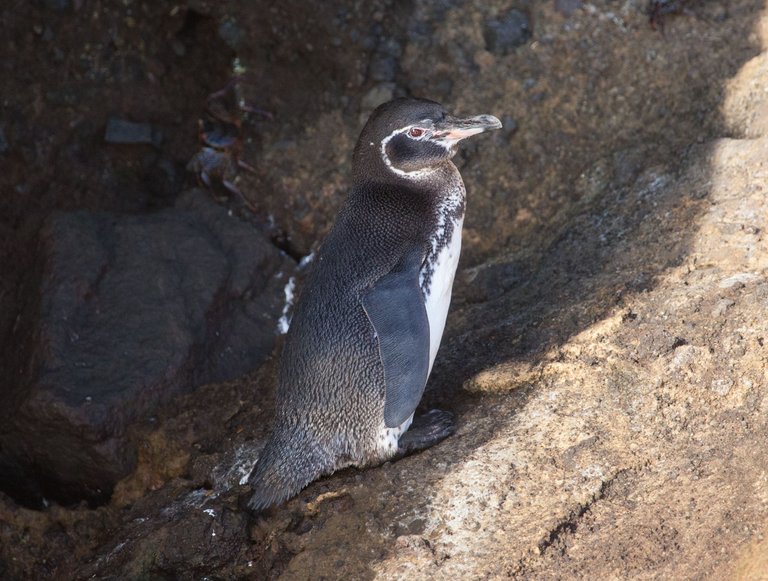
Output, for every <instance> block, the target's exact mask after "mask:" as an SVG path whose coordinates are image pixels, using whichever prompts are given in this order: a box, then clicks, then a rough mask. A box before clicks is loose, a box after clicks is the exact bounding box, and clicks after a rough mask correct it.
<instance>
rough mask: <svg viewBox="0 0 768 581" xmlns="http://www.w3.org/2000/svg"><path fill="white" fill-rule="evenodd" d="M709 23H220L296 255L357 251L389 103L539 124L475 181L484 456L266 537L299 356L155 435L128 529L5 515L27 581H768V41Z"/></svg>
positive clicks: (641, 12)
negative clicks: (257, 469) (498, 40)
mask: <svg viewBox="0 0 768 581" xmlns="http://www.w3.org/2000/svg"><path fill="white" fill-rule="evenodd" d="M687 5H688V6H689V9H687V10H686V11H681V12H680V13H670V14H669V15H666V16H665V18H664V23H663V26H664V33H663V34H662V33H661V32H660V31H658V30H653V29H652V28H651V27H650V26H649V22H648V15H647V14H646V7H647V6H646V3H645V2H640V1H630V2H625V3H621V4H617V3H614V2H607V1H606V2H554V1H553V2H543V3H532V2H520V3H508V2H491V3H485V4H483V5H482V6H480V5H466V4H460V3H454V2H440V3H433V2H426V1H424V2H421V1H416V2H413V3H411V4H409V5H408V6H407V7H404V6H403V5H401V4H396V3H389V2H385V1H381V2H371V3H364V4H359V5H352V4H349V3H346V2H332V3H330V4H328V5H327V7H326V10H325V12H324V13H323V14H322V15H317V14H309V13H308V12H307V11H306V10H304V9H303V8H302V6H303V4H302V3H300V2H293V3H291V2H289V3H287V4H282V5H280V6H275V7H273V8H271V9H265V10H259V9H258V7H254V5H253V3H250V2H244V1H243V2H239V1H236V2H231V3H228V4H227V7H226V9H224V11H223V12H218V10H219V9H220V8H219V7H218V5H217V6H213V5H209V4H208V3H206V2H196V3H195V5H194V6H195V10H196V14H198V15H199V16H195V18H199V20H197V22H198V23H206V22H212V23H211V25H210V28H211V29H213V30H216V31H218V30H219V29H220V28H221V29H222V30H223V33H222V34H223V35H224V36H225V37H226V38H225V44H226V45H227V46H228V47H234V48H235V50H237V56H238V57H239V58H240V64H241V66H242V67H243V68H244V69H245V70H246V72H245V73H244V76H245V78H246V80H247V81H249V82H246V83H244V84H243V90H244V94H245V96H246V98H247V101H248V102H249V103H253V104H256V105H258V106H259V107H263V108H265V109H267V110H269V111H270V112H273V113H274V115H275V122H274V123H264V124H262V125H259V126H258V129H259V132H258V135H255V134H254V135H253V137H252V139H250V141H249V140H248V139H246V142H245V144H244V151H243V157H244V159H246V160H247V161H248V162H249V163H251V164H253V165H255V166H256V167H257V170H258V173H256V174H253V175H247V176H241V180H240V181H239V185H240V187H241V189H242V191H243V193H244V195H245V196H247V197H248V198H249V200H250V202H251V203H252V204H253V205H254V206H255V207H256V208H258V211H259V212H262V213H263V214H264V216H263V218H265V220H264V222H265V223H267V224H274V226H272V230H271V231H270V235H273V236H274V235H275V234H274V233H275V232H277V233H278V235H279V237H280V240H281V244H282V245H283V246H284V247H286V248H288V249H289V250H290V251H291V252H292V253H293V254H294V255H296V256H300V255H303V254H306V253H307V252H309V251H310V250H311V249H312V248H313V246H314V245H315V244H316V243H317V241H318V240H319V239H320V238H321V237H322V235H323V234H324V233H325V232H326V231H327V229H328V228H329V226H330V224H331V221H332V218H333V216H334V215H335V212H336V210H337V209H338V206H339V204H340V203H341V200H342V197H343V192H344V190H345V187H346V184H347V181H346V180H347V176H348V174H349V164H350V155H351V150H352V147H353V145H354V141H355V139H356V138H357V135H358V132H359V129H360V125H361V117H364V114H365V111H366V109H367V108H368V107H372V106H373V104H374V102H375V101H376V100H377V99H380V98H384V96H386V97H387V98H388V97H389V96H390V95H398V94H417V95H422V96H427V97H431V98H434V99H437V100H441V101H443V102H444V103H445V104H446V105H447V106H448V107H449V108H450V109H451V110H452V111H454V112H456V113H457V114H474V113H483V112H488V113H493V114H495V115H497V116H498V117H499V118H504V119H507V118H509V119H513V120H514V121H515V122H516V124H517V128H516V130H514V131H510V132H506V133H503V132H498V133H496V134H494V135H493V136H488V137H487V138H486V139H484V140H477V141H476V143H474V144H472V146H471V147H470V148H465V149H464V150H462V152H461V153H460V154H459V156H457V159H456V161H457V164H458V165H459V166H460V168H461V170H462V173H463V175H464V178H465V182H466V183H467V189H468V193H469V201H468V214H467V219H466V229H465V235H464V253H463V255H462V262H461V264H460V272H459V273H458V276H457V282H456V287H455V292H454V305H453V308H452V312H451V314H450V315H449V319H448V327H447V330H446V336H445V339H444V343H443V347H442V348H441V351H440V353H439V355H438V359H437V361H436V364H435V370H434V372H433V377H432V378H431V379H430V384H429V386H428V393H427V394H426V398H425V402H424V405H423V409H425V410H426V409H429V408H430V407H432V406H435V407H437V406H439V407H441V408H444V409H449V410H451V411H453V412H454V413H456V415H457V417H458V418H459V429H458V432H457V433H456V435H454V436H453V437H451V438H449V439H447V440H445V441H444V442H442V443H441V444H440V445H438V446H437V447H435V448H433V449H430V450H428V451H425V452H424V453H422V454H419V455H416V456H412V457H409V458H406V459H404V460H402V461H399V462H396V463H392V464H386V465H384V466H381V467H379V468H375V469H371V470H367V471H362V472H360V471H355V470H347V471H343V472H340V473H338V474H336V475H334V476H331V477H329V478H326V479H324V480H321V481H319V482H316V483H314V484H312V485H310V486H309V487H308V488H307V489H306V490H304V491H303V492H302V493H301V494H300V495H299V496H298V497H297V498H296V499H293V500H291V501H290V502H288V503H287V504H286V505H285V506H283V507H279V508H278V509H275V510H273V511H272V512H270V513H268V514H264V515H262V516H261V517H259V518H256V519H248V518H246V516H245V515H244V513H242V512H240V510H239V506H240V499H241V498H243V497H245V496H246V495H247V492H248V490H247V487H246V486H244V485H241V484H240V482H241V481H242V478H243V476H245V475H246V474H247V473H248V471H249V470H250V468H251V467H252V466H253V463H254V461H255V459H256V457H257V456H258V452H259V450H260V448H261V446H262V445H263V442H264V439H265V437H266V434H267V432H268V426H269V421H270V420H269V418H270V413H271V407H272V390H273V389H274V383H275V370H276V361H277V356H279V348H278V349H276V350H275V351H274V354H275V357H273V358H270V359H269V360H268V361H267V362H266V363H265V364H264V365H262V366H261V367H260V368H259V369H258V370H257V371H255V372H253V373H251V374H248V375H246V376H243V377H242V378H239V379H236V380H234V381H232V382H228V383H214V384H210V385H206V386H202V387H200V388H199V389H197V390H196V391H195V392H193V393H189V394H184V395H180V396H178V397H176V398H174V399H173V400H172V401H171V402H169V403H168V404H167V405H166V406H164V407H163V409H161V410H159V411H158V412H157V414H156V418H157V419H156V422H154V423H153V424H151V425H148V424H141V425H138V426H135V427H134V428H133V432H132V436H131V438H132V441H134V442H136V445H137V449H138V456H137V464H136V468H135V470H134V471H133V472H132V473H131V474H129V475H127V476H126V477H125V478H124V479H123V480H121V481H120V482H119V483H118V484H117V486H116V487H115V491H114V493H113V495H112V499H111V502H110V503H109V504H108V505H105V506H101V507H99V508H97V509H93V510H90V509H87V508H86V507H81V508H76V509H63V508H61V507H59V506H56V505H54V506H52V507H51V508H49V509H47V510H46V511H32V510H29V509H25V508H21V507H19V506H18V505H16V504H15V503H13V502H12V501H10V500H9V499H7V498H5V497H0V521H2V526H0V571H1V572H2V573H3V575H4V576H7V577H12V578H13V577H18V578H25V577H40V576H43V575H54V574H55V575H58V576H60V577H65V578H110V577H114V576H121V577H139V576H154V577H158V578H175V577H179V576H181V577H198V576H199V577H202V576H210V577H223V578H280V577H282V578H287V579H314V578H319V577H326V578H373V577H380V578H385V579H387V578H392V579H398V578H403V577H406V576H407V577H412V578H443V577H454V578H484V577H513V578H521V579H527V578H542V579H554V578H587V577H589V578H638V577H639V578H677V577H686V578H724V577H730V576H733V577H735V578H743V579H749V578H754V575H756V573H755V572H756V571H757V572H760V571H762V569H764V566H765V559H764V553H765V543H766V541H765V535H766V533H767V532H768V493H767V492H766V491H768V482H766V476H765V466H766V465H768V452H766V447H765V446H761V445H760V443H761V442H764V441H765V440H766V438H768V423H766V418H767V417H768V415H767V414H766V412H768V408H767V407H766V405H768V404H767V402H768V398H766V389H768V388H767V387H766V385H767V384H766V376H765V362H766V353H765V347H764V345H765V342H766V340H768V336H766V333H768V330H766V329H765V304H766V303H765V299H766V296H768V287H766V272H768V264H766V260H767V258H766V257H767V256H768V248H766V243H765V240H764V234H763V233H764V232H765V229H766V227H768V224H766V223H765V222H766V216H768V211H767V210H768V208H766V203H765V194H766V188H768V182H767V181H766V180H768V173H766V169H765V163H766V162H765V151H766V146H768V143H766V142H765V140H766V132H765V128H766V127H768V122H766V118H767V117H766V114H765V113H766V111H765V107H764V101H765V99H764V97H765V95H764V91H763V85H764V83H763V80H764V79H763V77H764V75H763V74H762V72H763V70H764V68H765V66H764V65H765V62H766V56H765V55H766V54H768V53H766V47H767V46H768V17H767V16H766V14H765V6H764V4H763V3H762V2H760V1H757V0H733V1H731V2H728V3H727V4H726V3H724V2H717V1H713V2H706V3H687ZM158 6H164V5H163V4H162V3H160V4H158ZM165 7H166V8H168V10H169V13H170V10H171V7H170V6H165ZM158 10H159V8H158ZM513 10H515V11H520V12H521V13H523V14H525V15H526V16H527V18H528V19H529V22H530V23H531V25H532V26H531V28H532V29H533V30H534V36H533V37H531V38H530V39H529V40H528V41H527V42H525V43H523V44H521V45H519V46H514V47H513V46H511V45H510V47H509V49H508V50H502V49H500V48H498V47H497V48H494V49H492V48H491V47H490V46H489V45H488V38H486V36H487V34H486V33H487V27H488V24H489V23H491V22H503V21H504V19H505V17H506V15H508V14H510V12H511V11H513ZM206 19H209V20H206ZM192 22H193V23H194V22H195V20H194V19H192ZM206 26H207V25H206ZM185 29H186V28H185ZM190 30H195V27H194V26H192V25H191V24H190ZM242 31H248V34H247V35H243V34H242ZM32 34H34V33H32ZM185 34H187V33H185ZM14 38H15V37H14ZM179 38H180V39H182V40H184V39H188V38H189V37H187V36H185V35H184V34H182V35H181V36H179ZM41 39H42V35H41ZM169 46H170V45H169ZM184 46H185V48H186V50H187V51H194V50H195V47H196V46H197V45H196V44H195V43H192V42H188V41H186V40H184ZM169 50H170V49H169ZM229 50H231V48H229ZM179 52H180V51H178V50H177V51H176V52H174V53H173V54H175V55H177V53H179ZM187 54H189V52H188V53H187ZM179 58H180V57H179ZM190 58H191V57H190ZM169 62H170V61H169ZM168 70H169V71H172V70H173V67H169V68H168ZM281 87H290V90H286V89H281ZM213 88H217V87H212V89H213ZM53 97H56V99H55V101H56V102H57V103H63V104H62V105H57V106H60V107H69V106H71V105H67V103H68V102H72V99H71V95H70V94H68V93H66V91H63V89H60V90H59V94H58V95H52V96H51V99H52V100H51V102H53ZM139 109H140V108H139ZM25 111H26V110H25ZM121 115H122V116H123V117H125V118H130V119H147V120H148V122H152V123H153V126H154V123H155V122H154V120H153V119H152V117H151V116H148V115H146V114H142V112H141V111H140V110H139V111H129V112H124V113H121ZM22 117H24V118H23V119H19V118H11V120H10V121H8V122H4V124H3V126H4V128H5V130H6V134H7V136H8V141H9V143H11V144H12V147H11V148H10V150H9V152H8V153H7V154H6V157H7V156H17V157H19V158H25V157H29V158H30V159H31V158H33V157H34V155H35V154H34V152H33V150H32V149H31V148H30V147H29V146H28V145H27V144H26V143H25V141H24V140H22V139H18V136H19V131H20V130H19V128H20V127H23V126H24V124H25V123H26V124H28V125H29V124H30V120H29V119H28V118H27V117H25V116H22ZM105 119H106V117H105ZM84 123H85V124H86V125H87V122H84ZM103 127H104V125H103V123H102V124H101V125H99V124H96V123H94V124H93V131H92V133H91V135H97V136H98V139H100V138H101V134H100V133H99V131H103ZM82 131H86V130H85V129H83V130H82ZM86 133H87V131H86ZM164 135H167V136H168V138H169V140H170V142H177V143H179V144H182V145H181V146H180V147H181V148H182V149H183V148H185V147H186V148H187V149H188V150H194V146H195V144H194V141H193V140H192V139H191V138H190V139H189V140H188V141H184V140H183V139H182V138H181V137H180V135H179V134H175V133H174V132H173V131H168V130H166V131H164ZM174 140H175V141H174ZM136 147H139V146H136ZM163 147H164V148H166V147H167V145H165V144H164V145H163ZM120 154H121V155H123V154H130V152H121V153H120ZM3 179H9V178H8V176H5V177H4V178H3ZM14 191H15V190H14ZM14 195H15V196H22V195H23V194H22V193H19V192H17V193H16V194H14ZM15 215H18V210H16V214H15ZM3 224H4V226H3V227H4V228H5V230H4V231H3V232H4V233H5V234H4V235H6V236H9V234H8V232H10V229H9V228H10V227H9V226H7V224H8V222H3ZM0 300H3V301H6V303H7V299H6V298H3V297H2V296H0Z"/></svg>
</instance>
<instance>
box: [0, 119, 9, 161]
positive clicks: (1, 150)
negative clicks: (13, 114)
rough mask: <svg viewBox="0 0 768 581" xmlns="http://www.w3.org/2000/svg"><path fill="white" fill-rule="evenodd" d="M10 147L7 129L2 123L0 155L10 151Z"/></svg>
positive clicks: (0, 127) (0, 129) (0, 126)
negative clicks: (6, 133) (6, 134)
mask: <svg viewBox="0 0 768 581" xmlns="http://www.w3.org/2000/svg"><path fill="white" fill-rule="evenodd" d="M9 149H10V147H9V145H8V139H7V138H6V137H5V130H4V129H3V127H2V125H0V155H2V154H4V153H8V150H9Z"/></svg>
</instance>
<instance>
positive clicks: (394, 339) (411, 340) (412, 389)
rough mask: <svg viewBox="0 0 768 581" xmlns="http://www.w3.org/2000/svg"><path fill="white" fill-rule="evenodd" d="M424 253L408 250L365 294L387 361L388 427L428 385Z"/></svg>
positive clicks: (411, 407) (408, 414)
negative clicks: (422, 277) (422, 275)
mask: <svg viewBox="0 0 768 581" xmlns="http://www.w3.org/2000/svg"><path fill="white" fill-rule="evenodd" d="M422 259H423V256H422V253H420V252H413V253H411V254H410V255H409V256H406V257H405V259H404V260H403V261H402V262H401V263H400V264H399V265H398V267H396V268H395V269H394V270H392V271H391V272H390V273H389V274H386V275H385V276H383V277H381V278H380V279H379V280H378V281H376V283H375V284H374V285H373V287H371V289H370V290H369V291H368V292H366V293H365V294H364V295H363V298H362V304H363V308H364V309H365V312H366V314H367V315H368V319H369V320H370V321H371V324H372V325H373V328H374V330H375V331H376V335H377V338H378V343H379V353H380V356H381V361H382V364H383V366H384V381H385V383H386V392H385V400H384V423H385V425H386V426H387V427H388V428H396V427H398V426H400V425H402V424H403V422H405V421H406V420H407V419H408V418H409V417H411V415H412V414H413V412H414V411H415V410H416V406H417V405H418V404H419V400H421V396H422V395H423V393H424V387H425V386H426V385H427V376H428V375H429V320H428V319H427V309H426V307H425V305H424V295H423V294H422V292H421V286H420V285H419V270H420V268H421V262H422Z"/></svg>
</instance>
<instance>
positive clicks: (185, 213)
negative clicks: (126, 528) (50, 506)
mask: <svg viewBox="0 0 768 581" xmlns="http://www.w3.org/2000/svg"><path fill="white" fill-rule="evenodd" d="M39 263H40V264H41V265H42V269H41V270H42V274H41V275H40V278H41V291H40V302H39V309H38V313H37V315H36V316H34V317H31V318H29V319H27V320H25V321H24V323H23V324H24V326H25V327H26V328H22V329H20V330H19V332H18V333H17V340H18V338H19V337H32V339H31V345H30V347H29V349H28V358H27V373H26V374H25V375H21V374H20V375H18V376H17V378H18V379H17V380H16V381H14V382H12V383H11V385H10V386H9V389H6V390H5V391H4V392H3V393H2V394H1V396H0V397H1V398H2V410H3V412H2V415H3V416H4V417H2V419H1V420H0V426H2V428H0V463H5V464H8V465H13V464H17V465H18V466H19V467H20V468H19V470H26V471H27V472H28V473H30V474H33V475H34V476H35V483H34V485H35V486H39V487H40V488H41V490H42V491H43V494H44V496H46V497H49V498H55V499H57V500H60V501H62V502H71V501H74V500H77V499H80V498H88V499H91V500H97V501H98V500H103V499H105V498H108V497H109V494H110V492H111V489H112V486H113V485H114V483H115V482H116V481H117V480H118V479H119V478H121V477H123V476H125V475H126V474H127V473H128V472H129V471H130V470H131V469H132V467H133V465H134V461H135V450H134V447H133V444H132V443H131V441H130V439H129V438H128V437H127V429H128V428H129V427H130V426H131V424H132V423H134V422H136V421H142V420H146V419H148V418H150V417H151V416H153V415H154V414H155V413H156V411H157V408H158V406H159V405H160V404H162V403H163V402H167V401H168V400H169V399H170V398H171V397H172V396H173V395H175V394H178V393H183V392H187V391H189V390H191V389H194V388H195V387H196V386H198V385H201V384H203V383H208V382H214V381H226V380H229V379H232V378H234V377H237V376H240V375H242V374H244V373H247V372H249V371H251V370H252V369H254V368H256V367H257V366H258V365H259V364H260V363H261V362H262V361H264V359H265V358H266V357H267V356H268V355H269V353H270V352H271V350H272V346H273V344H274V340H275V326H276V320H277V316H279V313H280V311H281V306H282V298H283V286H284V285H285V280H287V278H288V276H289V274H290V273H291V271H292V269H293V265H292V262H291V261H290V260H289V259H287V258H285V257H284V256H281V254H280V253H279V251H278V250H277V249H276V248H274V247H273V246H272V245H271V244H270V243H269V242H268V241H267V240H266V239H265V238H264V237H263V236H262V235H261V234H259V233H258V232H256V231H254V230H253V229H252V228H251V227H250V226H249V225H247V224H245V223H243V222H241V221H239V220H238V219H237V218H233V217H231V216H229V215H228V213H227V211H226V210H225V209H223V208H221V207H219V206H217V205H215V204H214V203H213V202H212V201H210V200H209V198H208V196H207V195H206V194H205V193H204V192H201V191H193V192H190V193H188V194H186V195H184V196H182V197H181V198H180V199H179V200H178V202H177V204H176V206H175V207H174V208H172V209H167V210H163V211H159V212H157V213H154V214H148V215H120V214H108V213H96V212H71V213H60V214H56V215H54V216H53V217H52V218H51V219H50V220H49V221H48V222H47V224H46V225H45V227H44V228H43V231H42V233H41V248H40V259H39ZM17 485H21V486H22V487H27V488H29V487H30V486H31V485H32V484H31V483H28V482H21V483H17ZM10 492H11V493H13V490H11V491H10Z"/></svg>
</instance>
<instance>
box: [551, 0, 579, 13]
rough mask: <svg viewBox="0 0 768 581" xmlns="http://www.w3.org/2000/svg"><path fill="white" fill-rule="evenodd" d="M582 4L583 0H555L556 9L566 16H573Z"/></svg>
mask: <svg viewBox="0 0 768 581" xmlns="http://www.w3.org/2000/svg"><path fill="white" fill-rule="evenodd" d="M582 5H583V2H582V0H555V10H557V11H558V12H559V13H560V14H562V15H564V16H573V14H574V12H576V11H577V10H578V9H579V8H581V7H582Z"/></svg>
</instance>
